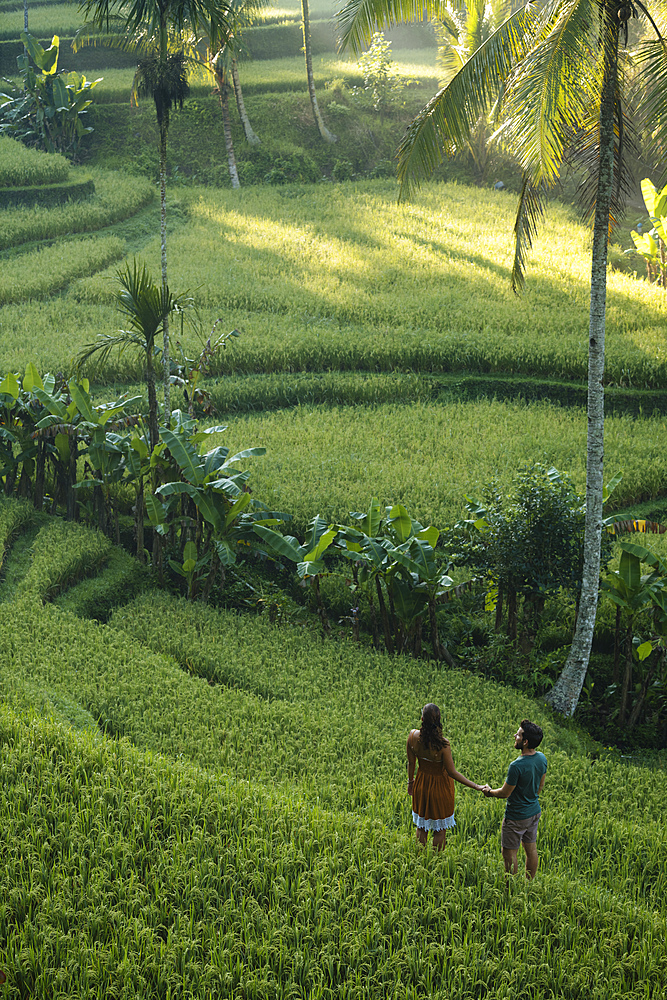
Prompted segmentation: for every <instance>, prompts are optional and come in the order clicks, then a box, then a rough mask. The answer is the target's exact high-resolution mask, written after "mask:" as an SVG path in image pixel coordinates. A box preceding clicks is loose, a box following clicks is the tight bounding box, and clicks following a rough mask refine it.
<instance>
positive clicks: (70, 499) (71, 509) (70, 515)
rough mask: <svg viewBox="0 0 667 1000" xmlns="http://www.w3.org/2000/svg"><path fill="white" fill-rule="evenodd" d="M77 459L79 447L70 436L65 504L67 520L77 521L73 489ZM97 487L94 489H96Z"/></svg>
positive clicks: (75, 440) (73, 437)
mask: <svg viewBox="0 0 667 1000" xmlns="http://www.w3.org/2000/svg"><path fill="white" fill-rule="evenodd" d="M78 458H79V445H78V441H77V439H76V437H75V436H74V435H73V434H72V435H70V439H69V468H68V471H67V479H66V483H67V487H66V500H65V502H66V504H67V520H68V521H77V520H78V513H79V508H78V505H77V502H76V491H75V489H74V487H75V485H76V471H77V470H76V466H77V461H78ZM98 488H99V487H95V489H98Z"/></svg>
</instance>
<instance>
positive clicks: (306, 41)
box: [301, 0, 338, 142]
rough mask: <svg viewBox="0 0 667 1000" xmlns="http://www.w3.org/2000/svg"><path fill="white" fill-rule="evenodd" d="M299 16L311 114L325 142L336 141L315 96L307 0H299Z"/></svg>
mask: <svg viewBox="0 0 667 1000" xmlns="http://www.w3.org/2000/svg"><path fill="white" fill-rule="evenodd" d="M301 16H302V23H301V26H302V28H303V51H304V54H305V57H306V77H307V79H308V93H309V94H310V103H311V105H312V108H313V115H314V117H315V121H316V122H317V127H318V129H319V130H320V135H321V136H322V138H323V139H324V140H325V142H336V140H337V138H338V136H335V135H334V134H333V132H330V131H329V129H328V128H327V127H326V125H325V124H324V120H323V118H322V115H321V113H320V109H319V106H318V104H317V96H316V94H315V80H314V78H313V55H312V52H311V47H310V12H309V9H308V0H301Z"/></svg>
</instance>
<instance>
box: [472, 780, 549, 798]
mask: <svg viewBox="0 0 667 1000" xmlns="http://www.w3.org/2000/svg"><path fill="white" fill-rule="evenodd" d="M542 784H544V778H543V779H542ZM515 788H516V785H508V784H507V782H505V784H504V785H503V787H502V788H489V790H488V791H487V790H486V789H484V790H483V791H484V794H485V795H486V797H487V799H488V798H494V799H508V798H509V797H510V795H511V794H512V792H513V791H514V789H515Z"/></svg>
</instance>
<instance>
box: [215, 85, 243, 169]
mask: <svg viewBox="0 0 667 1000" xmlns="http://www.w3.org/2000/svg"><path fill="white" fill-rule="evenodd" d="M216 80H217V84H218V97H219V98H220V110H221V111H222V129H223V132H224V134H225V149H226V150H227V166H228V167H229V179H230V180H231V182H232V187H233V188H240V187H241V182H240V181H239V172H238V169H237V167H236V157H235V156H234V142H233V140H232V120H231V118H230V116H229V84H228V83H227V81H226V79H225V78H224V77H223V76H220V75H218V74H216Z"/></svg>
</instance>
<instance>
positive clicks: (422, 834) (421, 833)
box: [417, 827, 428, 847]
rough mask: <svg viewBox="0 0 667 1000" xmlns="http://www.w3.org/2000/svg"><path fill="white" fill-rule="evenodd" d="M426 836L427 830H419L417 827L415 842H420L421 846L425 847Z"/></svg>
mask: <svg viewBox="0 0 667 1000" xmlns="http://www.w3.org/2000/svg"><path fill="white" fill-rule="evenodd" d="M427 837H428V830H420V829H419V827H417V843H418V844H421V846H422V847H426V838H427Z"/></svg>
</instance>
